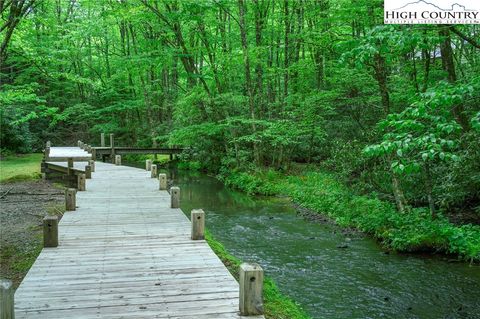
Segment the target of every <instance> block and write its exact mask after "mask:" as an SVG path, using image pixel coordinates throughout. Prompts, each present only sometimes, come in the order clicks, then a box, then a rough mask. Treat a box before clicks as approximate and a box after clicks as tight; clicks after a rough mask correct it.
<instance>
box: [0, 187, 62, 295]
mask: <svg viewBox="0 0 480 319" xmlns="http://www.w3.org/2000/svg"><path fill="white" fill-rule="evenodd" d="M63 206H64V195H63V190H62V189H61V188H58V187H55V186H54V185H53V184H51V183H49V182H45V181H41V180H36V181H26V182H16V183H6V184H0V277H1V278H7V279H10V280H12V281H13V282H14V285H15V287H18V285H19V284H20V282H21V280H22V279H23V277H25V275H26V274H27V272H28V270H29V269H30V267H31V265H32V264H33V262H34V261H35V259H36V257H37V256H38V254H39V253H40V250H41V249H42V219H43V217H44V216H46V215H48V214H56V215H61V214H62V213H63Z"/></svg>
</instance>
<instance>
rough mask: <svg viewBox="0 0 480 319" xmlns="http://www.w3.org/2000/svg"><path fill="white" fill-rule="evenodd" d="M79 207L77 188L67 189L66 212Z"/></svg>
mask: <svg viewBox="0 0 480 319" xmlns="http://www.w3.org/2000/svg"><path fill="white" fill-rule="evenodd" d="M76 207H77V200H76V191H75V188H67V189H66V190H65V210H67V211H72V210H75V208H76Z"/></svg>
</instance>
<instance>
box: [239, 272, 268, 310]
mask: <svg viewBox="0 0 480 319" xmlns="http://www.w3.org/2000/svg"><path fill="white" fill-rule="evenodd" d="M239 301H240V303H239V308H240V315H242V316H252V315H261V314H263V312H264V310H263V269H262V267H260V265H258V264H254V263H252V264H250V263H242V264H241V265H240V298H239Z"/></svg>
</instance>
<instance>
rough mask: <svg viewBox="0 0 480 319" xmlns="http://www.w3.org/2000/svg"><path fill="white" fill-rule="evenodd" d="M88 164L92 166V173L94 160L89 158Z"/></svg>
mask: <svg viewBox="0 0 480 319" xmlns="http://www.w3.org/2000/svg"><path fill="white" fill-rule="evenodd" d="M88 165H90V167H91V168H92V173H93V172H95V160H93V159H91V160H89V161H88Z"/></svg>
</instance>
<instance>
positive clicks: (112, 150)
mask: <svg viewBox="0 0 480 319" xmlns="http://www.w3.org/2000/svg"><path fill="white" fill-rule="evenodd" d="M110 160H111V161H112V163H115V135H114V134H113V133H111V134H110Z"/></svg>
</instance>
